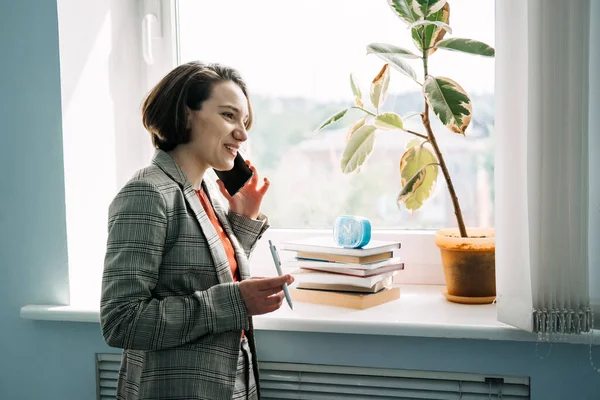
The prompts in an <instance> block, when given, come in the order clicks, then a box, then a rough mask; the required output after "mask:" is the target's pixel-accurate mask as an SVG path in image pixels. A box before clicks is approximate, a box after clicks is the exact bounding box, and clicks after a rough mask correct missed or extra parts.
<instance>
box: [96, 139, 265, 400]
mask: <svg viewBox="0 0 600 400" xmlns="http://www.w3.org/2000/svg"><path fill="white" fill-rule="evenodd" d="M203 187H204V189H205V191H206V193H207V195H208V196H209V198H210V199H211V202H212V204H213V206H214V208H215V213H216V215H217V217H218V219H219V220H220V222H221V224H222V225H223V228H224V230H225V232H226V233H227V235H228V236H229V238H230V239H231V243H232V245H233V248H234V250H235V256H236V260H237V263H238V268H239V272H240V278H241V279H242V280H243V279H246V278H248V277H249V276H250V271H249V268H248V256H249V254H250V252H251V251H252V249H253V247H254V246H255V244H256V242H257V240H258V239H259V238H260V237H261V236H262V234H263V232H264V231H265V230H266V229H267V227H268V224H267V222H266V217H264V216H263V215H262V214H261V216H259V218H258V219H257V220H254V219H250V218H247V217H243V216H240V215H237V214H235V213H232V212H229V213H227V212H226V210H225V209H224V208H223V207H222V206H221V205H220V204H219V202H218V201H216V190H217V188H216V185H214V184H211V183H207V182H206V180H205V182H203ZM100 321H101V327H102V334H103V336H104V339H105V341H106V343H107V344H108V345H109V346H111V347H118V348H121V349H124V351H123V359H122V363H121V368H120V373H119V381H118V387H117V399H127V400H130V399H160V400H167V399H170V400H175V399H211V400H212V399H215V400H217V399H218V400H230V399H231V397H232V395H233V387H234V382H235V375H236V367H237V361H238V354H239V349H240V337H241V333H242V330H244V331H245V332H246V336H247V337H248V340H249V343H250V346H251V350H252V354H253V363H254V366H255V368H254V371H256V372H255V375H256V376H255V378H256V382H257V384H258V382H259V378H258V367H257V365H258V364H257V362H256V348H255V342H254V332H253V329H252V318H250V317H249V316H248V313H247V310H246V306H245V304H244V302H243V300H242V298H241V295H240V290H239V286H238V284H237V283H234V282H233V276H232V274H231V269H230V265H229V262H228V260H227V256H226V254H225V250H224V248H223V245H222V243H221V240H220V238H219V236H218V234H217V232H216V231H215V229H214V227H213V225H212V223H211V222H210V220H209V219H208V217H207V215H206V213H205V211H204V208H203V207H202V205H201V203H200V200H199V199H198V196H197V194H196V193H195V191H194V189H193V187H192V186H191V184H190V183H189V182H187V181H186V178H185V175H184V174H183V172H182V171H181V169H180V168H179V167H178V166H177V164H176V163H175V162H174V161H173V159H172V158H171V156H169V155H168V154H167V153H165V152H163V151H161V150H157V151H156V153H155V155H154V158H153V160H152V164H151V165H150V166H149V167H147V168H144V169H142V170H140V171H139V172H137V173H136V174H135V176H134V177H133V178H132V179H131V180H130V181H129V182H128V183H127V184H126V185H125V186H124V187H123V188H122V189H121V191H120V192H119V193H118V194H117V195H116V197H115V198H114V200H113V202H112V203H111V205H110V208H109V220H108V242H107V250H106V258H105V263H104V272H103V276H102V295H101V302H100Z"/></svg>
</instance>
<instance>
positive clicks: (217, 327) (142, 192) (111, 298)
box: [100, 180, 249, 350]
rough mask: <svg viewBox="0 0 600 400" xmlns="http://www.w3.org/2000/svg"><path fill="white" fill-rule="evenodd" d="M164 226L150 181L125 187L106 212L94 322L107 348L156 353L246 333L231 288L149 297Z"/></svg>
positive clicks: (162, 246)
mask: <svg viewBox="0 0 600 400" xmlns="http://www.w3.org/2000/svg"><path fill="white" fill-rule="evenodd" d="M167 226H168V216H167V207H166V203H165V200H164V198H163V196H162V194H161V192H160V191H159V190H158V189H157V187H156V186H155V185H154V184H152V183H150V182H146V181H142V180H137V181H131V182H129V183H128V184H127V185H125V187H124V188H123V189H122V190H121V191H120V192H119V194H118V195H117V196H116V197H115V199H114V200H113V202H112V203H111V206H110V207H109V221H108V242H107V251H106V257H105V262H104V272H103V276H102V293H101V301H100V322H101V327H102V334H103V336H104V339H105V341H106V343H107V344H108V345H109V346H111V347H118V348H122V349H134V350H159V349H164V348H170V347H176V346H180V345H182V344H185V343H189V342H191V341H194V340H196V339H197V338H199V337H200V336H203V335H207V334H211V333H219V332H225V331H232V330H240V331H241V330H247V329H248V328H249V326H248V324H249V322H248V313H247V310H246V306H245V304H244V301H243V300H242V297H241V294H240V290H239V286H238V284H237V283H233V282H232V283H223V284H218V285H215V286H213V287H211V288H210V289H208V290H205V291H196V292H195V293H193V294H190V295H184V296H171V297H166V298H162V299H158V298H156V297H153V289H154V287H155V286H156V283H157V281H158V276H159V268H160V265H161V261H162V256H163V251H164V249H165V239H166V235H167Z"/></svg>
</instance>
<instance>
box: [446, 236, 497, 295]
mask: <svg viewBox="0 0 600 400" xmlns="http://www.w3.org/2000/svg"><path fill="white" fill-rule="evenodd" d="M467 234H468V235H469V237H467V238H462V237H460V234H459V231H458V229H456V228H453V229H440V230H439V231H437V232H436V234H435V244H436V245H437V246H438V247H439V248H440V251H441V254H442V264H443V266H444V277H445V278H446V288H447V294H448V295H449V296H448V295H447V296H446V297H447V298H448V300H451V301H457V302H461V303H463V302H464V303H469V302H473V303H491V302H492V301H493V300H494V298H495V296H496V244H495V235H494V229H489V228H467ZM469 298H472V299H480V300H481V301H477V300H473V301H469Z"/></svg>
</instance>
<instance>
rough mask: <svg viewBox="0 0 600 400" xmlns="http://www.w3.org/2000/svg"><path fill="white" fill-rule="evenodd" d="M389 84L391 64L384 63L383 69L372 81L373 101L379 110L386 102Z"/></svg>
mask: <svg viewBox="0 0 600 400" xmlns="http://www.w3.org/2000/svg"><path fill="white" fill-rule="evenodd" d="M389 86H390V66H389V64H384V65H383V68H381V71H379V73H378V74H377V76H376V77H375V78H374V79H373V82H372V83H371V93H370V94H371V103H373V107H375V109H377V110H379V107H381V106H382V105H383V103H385V99H386V98H387V93H388V87H389Z"/></svg>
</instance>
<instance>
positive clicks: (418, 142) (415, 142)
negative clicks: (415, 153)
mask: <svg viewBox="0 0 600 400" xmlns="http://www.w3.org/2000/svg"><path fill="white" fill-rule="evenodd" d="M423 142H424V140H423V139H420V138H414V139H411V140H409V141H408V142H407V143H406V146H405V148H406V150H409V149H411V148H412V147H415V146H420V145H421V144H422V143H423Z"/></svg>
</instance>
